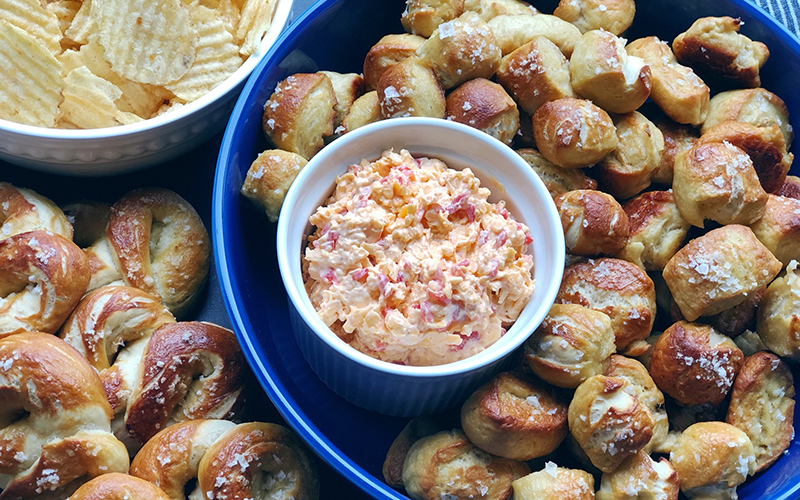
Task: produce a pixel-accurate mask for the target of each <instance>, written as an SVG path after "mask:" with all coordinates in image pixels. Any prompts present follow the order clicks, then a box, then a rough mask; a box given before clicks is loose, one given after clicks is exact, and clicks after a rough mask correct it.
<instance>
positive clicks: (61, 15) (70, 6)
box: [44, 0, 83, 33]
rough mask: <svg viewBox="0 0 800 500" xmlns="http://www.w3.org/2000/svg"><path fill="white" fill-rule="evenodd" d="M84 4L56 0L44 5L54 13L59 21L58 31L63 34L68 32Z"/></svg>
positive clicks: (68, 0) (67, 0)
mask: <svg viewBox="0 0 800 500" xmlns="http://www.w3.org/2000/svg"><path fill="white" fill-rule="evenodd" d="M81 5H83V3H82V2H81V1H80V0H55V1H53V2H48V3H46V4H45V5H44V8H45V10H47V11H48V12H52V13H53V14H54V15H55V16H56V19H57V20H58V29H59V30H61V33H64V32H65V31H67V30H68V29H69V27H70V25H71V24H72V20H73V19H75V15H76V14H77V13H78V11H79V10H80V8H81Z"/></svg>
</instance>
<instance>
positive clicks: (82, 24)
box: [64, 0, 97, 45]
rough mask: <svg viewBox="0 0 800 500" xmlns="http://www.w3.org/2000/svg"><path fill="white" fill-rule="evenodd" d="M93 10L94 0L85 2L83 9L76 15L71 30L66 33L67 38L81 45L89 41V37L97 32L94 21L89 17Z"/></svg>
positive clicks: (84, 0)
mask: <svg viewBox="0 0 800 500" xmlns="http://www.w3.org/2000/svg"><path fill="white" fill-rule="evenodd" d="M91 10H92V0H83V2H82V3H81V8H80V9H78V12H76V13H75V17H73V18H72V22H71V23H70V25H69V28H67V30H66V31H64V36H65V37H66V38H68V39H69V40H71V41H73V42H75V43H77V44H80V45H83V44H84V43H87V42H88V41H89V35H91V34H92V33H93V32H95V31H96V30H97V27H96V26H95V24H94V21H93V20H92V18H91V16H90V15H89V14H90V13H91Z"/></svg>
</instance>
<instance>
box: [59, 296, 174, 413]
mask: <svg viewBox="0 0 800 500" xmlns="http://www.w3.org/2000/svg"><path fill="white" fill-rule="evenodd" d="M174 322H175V318H174V317H173V316H172V313H170V312H169V310H168V309H167V308H166V307H165V306H164V305H163V304H162V303H161V301H160V300H159V299H158V298H157V297H153V296H152V295H150V294H148V293H146V292H144V291H142V290H139V289H138V288H132V287H127V286H104V287H100V288H98V289H96V290H93V291H91V292H89V293H88V294H86V296H84V297H83V299H81V301H80V303H78V305H77V307H75V310H74V311H73V312H72V314H71V315H70V316H69V318H67V321H66V322H65V323H64V326H63V327H62V328H61V333H60V336H61V338H63V339H64V340H65V341H66V342H67V343H68V344H70V345H71V346H72V347H74V348H75V349H77V351H78V352H80V353H81V354H82V355H83V356H84V357H85V358H86V359H87V360H89V363H90V364H91V365H92V366H93V367H94V368H95V370H97V372H98V373H99V374H100V379H101V380H102V381H103V387H104V388H105V391H106V396H107V397H108V402H109V403H110V404H111V408H112V410H113V411H114V413H119V412H121V411H124V410H125V408H126V406H127V404H128V396H129V395H130V393H131V391H132V390H133V385H132V384H133V383H134V381H135V377H136V369H137V367H138V365H139V362H140V360H141V357H142V353H143V351H144V348H145V346H146V345H147V342H148V341H149V340H150V336H151V335H152V333H153V332H154V331H155V330H156V329H157V328H159V327H160V326H162V325H165V324H167V323H174Z"/></svg>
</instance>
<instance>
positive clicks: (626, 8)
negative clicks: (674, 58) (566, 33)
mask: <svg viewBox="0 0 800 500" xmlns="http://www.w3.org/2000/svg"><path fill="white" fill-rule="evenodd" d="M635 14H636V4H635V3H634V0H561V1H560V2H559V3H558V7H556V10H555V11H553V15H554V16H558V17H560V18H561V19H563V20H565V21H568V22H570V23H572V24H574V25H575V26H577V27H578V29H579V30H581V33H586V32H587V31H591V30H605V31H608V32H610V33H613V34H614V35H619V34H620V33H622V32H623V31H625V30H626V29H628V27H629V26H630V25H631V23H632V22H633V16H634V15H635Z"/></svg>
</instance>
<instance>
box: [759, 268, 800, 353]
mask: <svg viewBox="0 0 800 500" xmlns="http://www.w3.org/2000/svg"><path fill="white" fill-rule="evenodd" d="M797 297H800V271H798V270H797V261H794V262H790V263H789V265H788V266H787V267H786V274H784V275H783V276H781V277H779V278H777V279H775V281H773V282H772V283H770V285H769V286H768V287H767V291H766V293H764V297H763V298H762V299H761V304H760V306H759V308H758V327H757V329H756V331H757V332H758V336H759V337H761V340H762V341H764V344H766V346H767V347H769V349H770V350H771V351H772V352H774V353H775V354H777V355H778V356H783V357H787V358H790V359H793V360H795V361H799V360H800V310H798V307H797Z"/></svg>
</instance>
